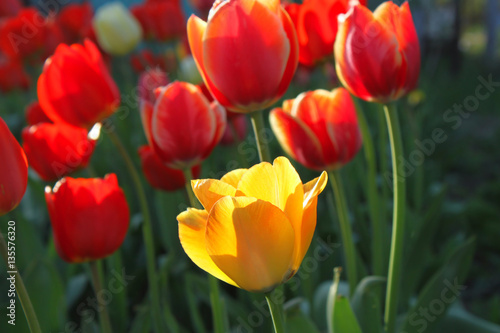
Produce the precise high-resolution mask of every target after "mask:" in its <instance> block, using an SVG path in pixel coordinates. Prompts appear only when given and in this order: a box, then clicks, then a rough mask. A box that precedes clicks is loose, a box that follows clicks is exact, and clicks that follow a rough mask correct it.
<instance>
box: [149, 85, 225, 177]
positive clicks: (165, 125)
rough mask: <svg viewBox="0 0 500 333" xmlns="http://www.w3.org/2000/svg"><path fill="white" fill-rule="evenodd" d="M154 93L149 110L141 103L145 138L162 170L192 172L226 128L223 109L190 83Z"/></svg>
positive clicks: (164, 88)
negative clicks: (155, 95) (158, 160)
mask: <svg viewBox="0 0 500 333" xmlns="http://www.w3.org/2000/svg"><path fill="white" fill-rule="evenodd" d="M156 92H157V97H156V101H155V104H154V107H153V109H151V104H150V103H141V116H142V121H143V126H144V130H145V131H146V137H147V138H148V140H149V141H150V144H151V145H152V146H153V148H154V150H155V152H156V154H158V156H159V157H160V158H161V160H162V161H163V163H164V164H165V165H166V166H168V167H170V168H174V169H186V168H192V167H193V166H194V165H196V164H199V163H200V162H201V161H203V160H204V159H205V158H207V157H208V155H210V153H211V152H212V150H213V149H214V148H215V146H216V145H217V143H219V141H220V139H221V137H222V134H223V133H224V129H225V128H226V114H225V112H224V109H223V108H222V106H220V105H219V103H217V102H212V103H210V102H209V101H208V99H207V98H206V97H205V96H204V95H203V93H202V92H201V90H200V88H198V87H197V86H195V85H193V84H191V83H187V82H179V81H175V82H173V83H171V84H169V85H168V86H166V87H162V88H158V89H157V90H156Z"/></svg>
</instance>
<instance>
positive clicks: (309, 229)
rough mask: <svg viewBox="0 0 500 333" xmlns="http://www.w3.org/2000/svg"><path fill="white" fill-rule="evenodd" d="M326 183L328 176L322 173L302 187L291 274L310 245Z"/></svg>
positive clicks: (298, 265)
mask: <svg viewBox="0 0 500 333" xmlns="http://www.w3.org/2000/svg"><path fill="white" fill-rule="evenodd" d="M327 181H328V175H327V173H326V172H324V171H323V172H322V173H321V176H319V177H318V178H315V179H313V180H311V181H310V182H308V183H307V184H305V185H304V214H303V217H302V225H301V228H300V230H297V231H296V237H297V235H299V237H298V238H299V241H298V242H297V240H296V243H298V245H296V246H297V249H296V255H295V258H294V262H293V266H292V267H293V272H296V271H297V270H298V269H299V267H300V264H301V263H302V260H303V259H304V257H305V255H306V253H307V250H308V249H309V245H311V241H312V238H313V236H314V230H315V229H316V219H317V216H316V215H317V203H318V195H319V194H320V193H321V192H322V191H323V189H324V188H325V186H326V183H327Z"/></svg>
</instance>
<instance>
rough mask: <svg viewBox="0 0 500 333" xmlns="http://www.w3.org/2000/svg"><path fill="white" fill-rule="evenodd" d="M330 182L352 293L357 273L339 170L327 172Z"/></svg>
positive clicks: (354, 250) (354, 249)
mask: <svg viewBox="0 0 500 333" xmlns="http://www.w3.org/2000/svg"><path fill="white" fill-rule="evenodd" d="M329 178H330V183H331V184H332V188H333V193H334V196H335V204H336V207H337V213H338V215H339V223H340V232H341V234H342V243H343V244H344V254H345V261H346V268H347V269H346V271H347V280H348V281H349V294H350V295H352V293H353V292H354V290H355V289H356V285H357V284H358V273H357V268H358V267H357V265H356V248H355V247H354V242H353V239H352V230H351V224H350V223H349V214H348V210H347V203H346V199H345V193H344V186H343V185H342V176H341V175H340V172H339V171H338V170H337V171H330V172H329Z"/></svg>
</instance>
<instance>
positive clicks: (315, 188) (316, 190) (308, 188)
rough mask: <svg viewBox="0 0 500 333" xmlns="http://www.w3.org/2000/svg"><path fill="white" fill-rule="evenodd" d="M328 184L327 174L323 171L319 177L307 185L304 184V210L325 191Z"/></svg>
mask: <svg viewBox="0 0 500 333" xmlns="http://www.w3.org/2000/svg"><path fill="white" fill-rule="evenodd" d="M327 182H328V174H327V173H326V172H325V171H323V172H322V173H321V175H320V176H319V177H316V178H314V179H313V180H311V181H310V182H308V183H307V184H304V209H306V208H307V206H308V205H309V204H310V203H311V201H312V200H313V199H314V198H315V197H317V196H318V195H319V194H320V193H321V192H323V190H324V189H325V186H326V183H327Z"/></svg>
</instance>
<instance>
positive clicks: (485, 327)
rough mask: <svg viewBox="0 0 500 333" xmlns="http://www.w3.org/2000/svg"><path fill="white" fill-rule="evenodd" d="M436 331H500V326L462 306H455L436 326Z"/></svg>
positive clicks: (476, 332)
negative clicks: (469, 311)
mask: <svg viewBox="0 0 500 333" xmlns="http://www.w3.org/2000/svg"><path fill="white" fill-rule="evenodd" d="M435 332H453V333H470V332H474V333H500V326H499V325H496V324H494V323H490V322H489V321H486V320H484V319H482V318H479V317H476V316H474V315H472V314H470V313H468V312H467V311H465V310H464V309H462V308H461V307H458V306H453V307H452V308H451V309H450V311H448V314H447V315H446V316H445V317H444V318H443V320H441V322H440V323H439V325H438V326H437V327H436V330H435Z"/></svg>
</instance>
